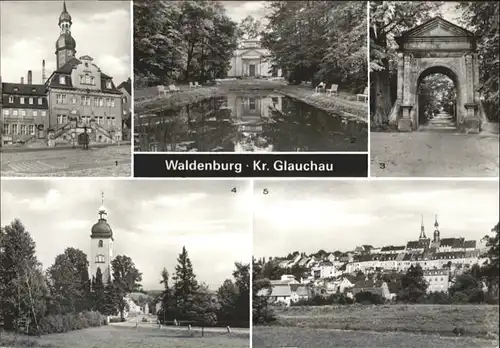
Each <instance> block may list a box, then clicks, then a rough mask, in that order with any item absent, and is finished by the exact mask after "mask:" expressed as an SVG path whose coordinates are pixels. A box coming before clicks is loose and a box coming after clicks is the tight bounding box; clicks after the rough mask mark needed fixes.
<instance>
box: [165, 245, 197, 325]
mask: <svg viewBox="0 0 500 348" xmlns="http://www.w3.org/2000/svg"><path fill="white" fill-rule="evenodd" d="M172 279H173V281H174V297H175V306H176V308H177V312H178V313H179V315H180V316H181V318H183V317H187V316H188V313H189V312H191V311H192V307H193V302H194V295H195V294H196V293H197V291H198V289H199V285H198V281H197V280H196V275H195V274H194V271H193V264H192V263H191V259H190V258H189V255H188V252H187V250H186V247H185V246H183V247H182V252H181V253H180V254H179V257H178V258H177V265H176V266H175V273H174V275H173V277H172Z"/></svg>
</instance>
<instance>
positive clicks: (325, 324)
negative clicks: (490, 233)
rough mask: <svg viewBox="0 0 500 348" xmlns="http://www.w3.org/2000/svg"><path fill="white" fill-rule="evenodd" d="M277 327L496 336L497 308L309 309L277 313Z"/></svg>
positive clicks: (419, 306) (455, 306)
mask: <svg viewBox="0 0 500 348" xmlns="http://www.w3.org/2000/svg"><path fill="white" fill-rule="evenodd" d="M277 315H278V322H277V325H279V326H292V327H303V328H315V329H342V330H366V331H379V332H388V331H389V332H391V331H406V332H415V333H439V334H445V335H446V334H447V335H450V334H452V331H453V329H454V328H455V327H463V328H464V329H465V330H466V335H472V336H483V337H484V336H487V335H490V336H491V337H494V336H495V335H496V337H498V306H485V305H381V306H375V305H373V306H363V305H352V306H318V307H315V306H310V307H288V308H282V309H279V310H277Z"/></svg>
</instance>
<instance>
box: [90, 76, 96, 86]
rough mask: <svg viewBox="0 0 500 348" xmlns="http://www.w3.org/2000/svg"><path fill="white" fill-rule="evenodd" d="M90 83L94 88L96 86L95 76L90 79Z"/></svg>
mask: <svg viewBox="0 0 500 348" xmlns="http://www.w3.org/2000/svg"><path fill="white" fill-rule="evenodd" d="M90 83H91V84H92V86H95V78H94V76H92V77H91V78H90Z"/></svg>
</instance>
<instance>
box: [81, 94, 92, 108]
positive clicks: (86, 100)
mask: <svg viewBox="0 0 500 348" xmlns="http://www.w3.org/2000/svg"><path fill="white" fill-rule="evenodd" d="M90 102H91V101H90V97H89V96H86V95H85V96H83V97H82V105H85V106H90Z"/></svg>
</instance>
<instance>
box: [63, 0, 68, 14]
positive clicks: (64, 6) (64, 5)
mask: <svg viewBox="0 0 500 348" xmlns="http://www.w3.org/2000/svg"><path fill="white" fill-rule="evenodd" d="M63 12H68V10H67V9H66V0H63Z"/></svg>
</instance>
